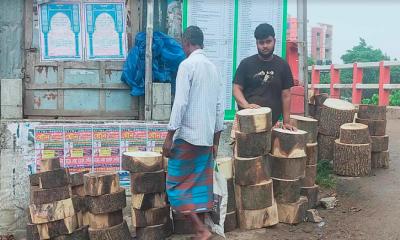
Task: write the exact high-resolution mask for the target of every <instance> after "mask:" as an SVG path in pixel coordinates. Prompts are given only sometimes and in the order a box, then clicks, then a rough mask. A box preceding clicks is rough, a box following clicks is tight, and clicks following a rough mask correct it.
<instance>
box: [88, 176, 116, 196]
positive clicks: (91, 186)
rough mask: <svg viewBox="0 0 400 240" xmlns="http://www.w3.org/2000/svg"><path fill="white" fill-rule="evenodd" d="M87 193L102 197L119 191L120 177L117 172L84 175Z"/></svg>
mask: <svg viewBox="0 0 400 240" xmlns="http://www.w3.org/2000/svg"><path fill="white" fill-rule="evenodd" d="M84 186H85V193H86V194H87V195H89V196H100V195H104V194H110V193H115V192H117V191H119V189H120V188H119V176H118V174H117V173H116V172H95V173H89V174H85V175H84Z"/></svg>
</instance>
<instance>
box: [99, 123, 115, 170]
mask: <svg viewBox="0 0 400 240" xmlns="http://www.w3.org/2000/svg"><path fill="white" fill-rule="evenodd" d="M120 159H121V156H120V126H119V125H95V126H93V167H94V171H96V172H103V171H119V170H120Z"/></svg>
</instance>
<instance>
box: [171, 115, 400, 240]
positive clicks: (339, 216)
mask: <svg viewBox="0 0 400 240" xmlns="http://www.w3.org/2000/svg"><path fill="white" fill-rule="evenodd" d="M387 127H388V128H387V129H388V135H389V137H390V140H389V143H390V158H391V162H390V168H389V169H379V170H374V171H373V173H372V175H371V176H369V177H362V178H338V180H337V189H336V194H337V199H338V201H339V202H338V206H337V207H336V208H335V209H333V210H324V209H320V208H319V209H318V211H319V213H320V215H321V217H323V220H324V221H323V223H319V224H316V223H302V224H298V225H296V226H290V225H286V224H278V225H277V226H275V227H272V228H266V229H259V230H253V231H240V230H236V231H234V232H231V233H228V234H227V239H232V240H241V239H246V240H266V239H268V240H292V239H293V240H294V239H299V240H300V239H301V240H308V239H309V240H312V239H329V240H336V239H337V240H340V239H355V240H372V239H373V240H400V120H388V125H387ZM328 194H332V192H327V191H324V192H323V193H321V195H322V196H323V195H328ZM183 239H189V238H188V237H186V236H174V237H172V238H171V240H183Z"/></svg>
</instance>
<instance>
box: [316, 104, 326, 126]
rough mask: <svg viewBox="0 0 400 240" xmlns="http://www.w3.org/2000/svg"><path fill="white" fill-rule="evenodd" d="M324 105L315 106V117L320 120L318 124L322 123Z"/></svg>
mask: <svg viewBox="0 0 400 240" xmlns="http://www.w3.org/2000/svg"><path fill="white" fill-rule="evenodd" d="M323 108H324V107H320V106H317V107H316V108H315V119H316V120H317V121H318V126H319V125H320V124H321V112H322V109H323Z"/></svg>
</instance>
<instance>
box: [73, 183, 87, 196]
mask: <svg viewBox="0 0 400 240" xmlns="http://www.w3.org/2000/svg"><path fill="white" fill-rule="evenodd" d="M71 189H72V194H73V195H77V196H81V197H83V196H86V193H85V186H84V185H79V186H75V187H72V188H71Z"/></svg>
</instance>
